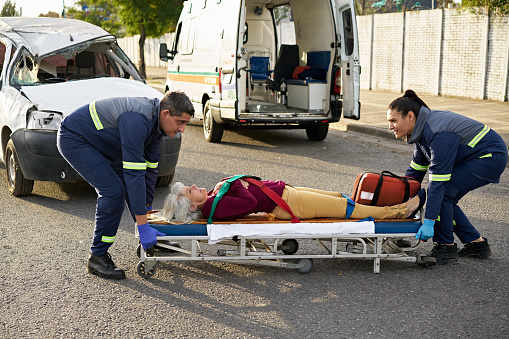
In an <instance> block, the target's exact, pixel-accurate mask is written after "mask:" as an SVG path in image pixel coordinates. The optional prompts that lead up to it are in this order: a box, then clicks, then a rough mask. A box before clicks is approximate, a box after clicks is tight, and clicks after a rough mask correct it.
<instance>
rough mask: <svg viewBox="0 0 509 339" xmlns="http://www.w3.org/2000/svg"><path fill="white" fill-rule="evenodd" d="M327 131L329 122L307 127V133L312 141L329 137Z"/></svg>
mask: <svg viewBox="0 0 509 339" xmlns="http://www.w3.org/2000/svg"><path fill="white" fill-rule="evenodd" d="M327 133H329V123H328V122H327V123H324V124H317V125H313V126H310V127H306V134H307V136H308V139H309V140H311V141H322V140H324V139H325V138H326V137H327Z"/></svg>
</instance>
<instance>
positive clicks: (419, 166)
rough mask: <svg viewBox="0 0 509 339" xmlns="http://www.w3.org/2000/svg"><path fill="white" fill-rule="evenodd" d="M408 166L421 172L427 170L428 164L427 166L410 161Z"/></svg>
mask: <svg viewBox="0 0 509 339" xmlns="http://www.w3.org/2000/svg"><path fill="white" fill-rule="evenodd" d="M410 167H412V168H413V169H414V170H416V171H423V172H425V171H427V170H428V167H429V165H428V166H422V165H419V164H418V163H416V162H413V161H412V162H411V163H410Z"/></svg>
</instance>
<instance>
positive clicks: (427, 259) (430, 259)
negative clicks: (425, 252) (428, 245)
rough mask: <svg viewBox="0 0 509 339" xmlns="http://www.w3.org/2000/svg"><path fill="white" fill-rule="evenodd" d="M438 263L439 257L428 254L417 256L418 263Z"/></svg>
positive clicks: (425, 264)
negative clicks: (427, 255) (428, 255)
mask: <svg viewBox="0 0 509 339" xmlns="http://www.w3.org/2000/svg"><path fill="white" fill-rule="evenodd" d="M436 264H437V259H436V258H434V257H426V256H418V257H417V265H419V266H423V267H428V266H433V265H436Z"/></svg>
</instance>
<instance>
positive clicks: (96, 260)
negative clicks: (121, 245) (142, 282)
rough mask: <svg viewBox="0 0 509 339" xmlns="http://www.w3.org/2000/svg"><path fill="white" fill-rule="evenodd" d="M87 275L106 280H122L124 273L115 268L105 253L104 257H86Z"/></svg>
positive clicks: (91, 255)
mask: <svg viewBox="0 0 509 339" xmlns="http://www.w3.org/2000/svg"><path fill="white" fill-rule="evenodd" d="M87 269H88V273H90V274H95V275H98V276H100V277H101V278H106V279H124V278H125V272H124V270H122V269H121V268H118V267H117V266H115V263H114V262H113V260H111V255H110V254H109V253H106V254H105V255H101V256H98V255H93V254H92V253H90V256H89V257H88V265H87Z"/></svg>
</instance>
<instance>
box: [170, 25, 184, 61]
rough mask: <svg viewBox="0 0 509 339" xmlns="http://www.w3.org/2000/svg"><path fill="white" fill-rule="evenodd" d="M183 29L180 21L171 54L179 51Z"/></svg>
mask: <svg viewBox="0 0 509 339" xmlns="http://www.w3.org/2000/svg"><path fill="white" fill-rule="evenodd" d="M181 31H182V22H181V23H179V25H178V27H177V34H175V39H174V40H173V44H172V45H171V52H172V53H171V54H173V55H175V54H177V53H178V52H179V50H180V49H179V42H180V32H181Z"/></svg>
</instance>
